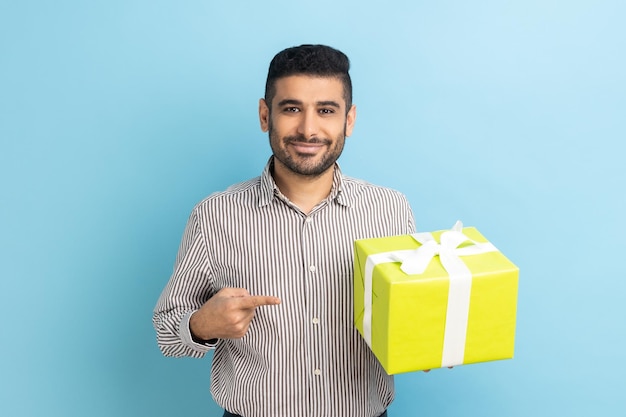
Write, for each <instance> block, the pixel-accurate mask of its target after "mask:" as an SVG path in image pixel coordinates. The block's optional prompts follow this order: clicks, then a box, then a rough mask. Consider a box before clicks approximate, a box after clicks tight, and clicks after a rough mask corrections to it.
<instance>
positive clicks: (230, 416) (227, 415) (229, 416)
mask: <svg viewBox="0 0 626 417" xmlns="http://www.w3.org/2000/svg"><path fill="white" fill-rule="evenodd" d="M224 417H241V416H240V415H239V414H233V413H229V412H228V411H226V410H224ZM379 417H387V412H386V411H385V412H384V413H382V414H381V415H380V416H379Z"/></svg>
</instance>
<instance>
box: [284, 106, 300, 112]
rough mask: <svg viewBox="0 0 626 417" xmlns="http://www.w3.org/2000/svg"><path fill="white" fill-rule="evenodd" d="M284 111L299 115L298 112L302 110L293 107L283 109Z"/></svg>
mask: <svg viewBox="0 0 626 417" xmlns="http://www.w3.org/2000/svg"><path fill="white" fill-rule="evenodd" d="M283 111H284V112H285V113H297V112H299V111H300V109H299V108H297V107H293V106H291V107H284V108H283Z"/></svg>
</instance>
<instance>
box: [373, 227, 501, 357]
mask: <svg viewBox="0 0 626 417" xmlns="http://www.w3.org/2000/svg"><path fill="white" fill-rule="evenodd" d="M462 230H463V224H462V223H461V222H460V221H457V222H456V224H455V225H454V226H453V227H452V229H451V230H448V231H445V232H443V233H442V234H441V237H440V241H441V243H437V241H436V240H435V239H434V237H433V235H432V234H430V233H415V234H413V235H411V236H412V237H413V238H414V239H415V240H416V241H418V242H419V243H421V246H420V247H419V248H417V249H411V250H398V251H391V252H382V253H376V254H373V255H370V256H368V257H367V260H366V261H365V272H364V274H365V276H364V277H363V278H364V285H365V295H364V313H363V333H364V338H365V341H366V342H367V344H368V345H369V346H370V347H371V346H372V274H373V271H374V267H375V266H376V265H378V264H381V263H387V262H402V265H401V266H400V269H401V270H402V271H403V272H404V273H406V274H409V275H413V274H423V273H424V271H425V270H426V268H427V267H428V264H430V261H431V260H432V259H433V258H434V257H435V256H437V255H439V259H440V261H441V265H442V266H443V268H444V269H445V270H446V272H448V275H449V276H450V286H449V290H448V308H447V312H446V324H445V330H444V340H443V356H442V360H441V366H442V367H444V366H455V365H460V364H462V363H463V357H464V355H465V337H466V333H467V322H468V315H469V304H470V295H471V294H470V293H471V289H472V273H471V272H470V270H469V268H468V267H467V266H466V265H465V263H464V262H463V261H462V260H461V258H460V257H461V256H471V255H477V254H481V253H487V252H497V251H498V249H496V248H495V246H493V245H492V244H491V243H489V242H487V243H478V242H475V241H473V240H472V239H470V238H468V237H467V236H465V235H464V234H463V232H462ZM468 241H469V242H470V243H472V245H470V246H466V247H463V248H459V246H460V245H461V244H462V243H464V242H468Z"/></svg>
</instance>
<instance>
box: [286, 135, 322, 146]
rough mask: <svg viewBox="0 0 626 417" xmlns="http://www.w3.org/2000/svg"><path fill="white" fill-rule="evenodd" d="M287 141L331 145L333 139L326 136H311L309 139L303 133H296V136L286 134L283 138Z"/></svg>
mask: <svg viewBox="0 0 626 417" xmlns="http://www.w3.org/2000/svg"><path fill="white" fill-rule="evenodd" d="M283 141H284V142H285V143H307V144H317V145H330V144H331V143H332V141H331V140H330V139H326V138H311V139H307V138H306V137H304V136H303V135H295V136H285V137H284V138H283Z"/></svg>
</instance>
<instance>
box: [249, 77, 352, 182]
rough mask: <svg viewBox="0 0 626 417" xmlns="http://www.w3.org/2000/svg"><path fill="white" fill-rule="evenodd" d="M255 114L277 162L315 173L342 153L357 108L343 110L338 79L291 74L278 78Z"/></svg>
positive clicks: (311, 173)
mask: <svg viewBox="0 0 626 417" xmlns="http://www.w3.org/2000/svg"><path fill="white" fill-rule="evenodd" d="M268 106H271V108H270V107H268ZM259 118H260V120H261V129H262V130H263V131H264V132H269V137H270V146H271V148H272V152H273V153H274V157H275V159H276V160H277V161H275V164H276V163H279V164H281V165H283V166H284V167H285V168H287V169H288V170H289V171H291V172H293V173H295V174H298V175H302V176H319V175H321V174H323V173H324V172H326V171H327V170H328V169H329V168H331V167H332V166H333V164H334V163H335V161H336V160H337V159H338V158H339V156H340V155H341V151H342V150H343V145H344V142H345V138H346V136H350V134H351V133H352V129H353V126H354V121H355V119H356V108H355V107H354V106H352V108H351V109H349V111H348V112H347V114H346V104H345V101H344V98H343V84H342V83H341V81H340V80H339V79H338V78H335V77H311V76H307V75H294V76H289V77H285V78H280V79H278V80H276V94H275V95H274V98H273V100H272V103H265V100H263V99H261V101H260V103H259Z"/></svg>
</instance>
